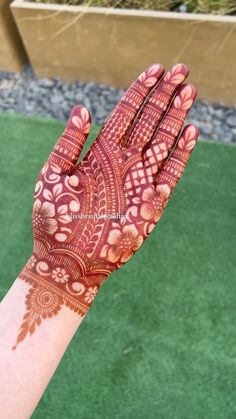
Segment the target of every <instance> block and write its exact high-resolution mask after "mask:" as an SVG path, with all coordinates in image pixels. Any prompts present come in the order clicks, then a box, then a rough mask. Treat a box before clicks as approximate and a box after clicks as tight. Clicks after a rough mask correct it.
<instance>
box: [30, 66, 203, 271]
mask: <svg viewBox="0 0 236 419" xmlns="http://www.w3.org/2000/svg"><path fill="white" fill-rule="evenodd" d="M161 74H162V67H161V66H158V65H154V66H152V67H151V68H150V69H149V70H147V71H146V72H144V73H142V75H141V76H140V77H139V79H138V80H137V81H136V82H135V83H134V84H133V85H132V86H131V88H130V89H129V90H128V91H127V92H126V94H125V95H124V97H123V98H122V100H121V102H120V104H118V105H117V107H116V108H115V110H114V111H113V113H112V114H111V116H110V117H109V119H108V120H107V121H106V123H105V126H104V127H103V129H102V131H101V133H100V134H99V136H98V138H97V140H96V141H95V143H94V144H93V146H92V147H91V148H90V150H89V152H88V153H87V154H86V156H85V158H84V159H83V161H82V162H81V163H80V164H79V165H78V166H76V165H75V164H76V160H77V155H76V152H74V149H73V144H72V141H71V138H73V141H74V143H75V144H76V145H77V148H79V149H81V146H82V143H83V141H84V138H85V136H86V134H87V133H88V132H89V126H90V117H89V113H88V111H87V110H86V109H85V108H82V109H81V108H78V109H77V112H74V114H73V115H72V116H71V118H70V121H69V125H68V127H67V129H66V130H65V133H64V135H63V136H62V138H61V139H60V140H59V143H58V145H57V146H56V148H55V150H54V151H53V153H52V154H51V156H50V159H49V163H47V164H46V167H44V169H43V170H42V173H41V174H40V177H39V182H38V183H37V186H36V194H35V199H36V200H35V205H34V217H33V219H34V227H35V228H34V232H35V240H36V242H37V240H38V239H39V240H40V239H44V238H45V237H46V240H47V243H50V246H51V248H52V249H54V250H53V254H54V258H60V257H61V254H62V253H63V254H66V253H65V250H66V249H72V251H73V252H74V253H75V254H76V255H77V258H76V260H75V262H74V264H73V265H74V266H73V276H76V273H78V274H79V275H81V271H83V274H84V275H87V274H88V272H89V273H90V274H92V273H93V270H94V269H95V271H96V272H95V271H94V274H97V273H98V272H99V273H100V274H101V275H102V279H103V276H104V275H105V276H107V275H108V274H109V273H110V272H111V271H112V270H114V269H116V268H117V267H118V266H120V264H122V263H124V262H126V261H127V260H128V259H129V258H130V257H131V256H132V255H133V253H134V252H135V251H136V250H137V249H138V248H139V247H140V245H141V244H142V242H143V240H144V239H145V238H146V237H147V235H148V234H149V233H150V232H151V230H152V228H153V227H154V225H155V224H156V222H157V221H158V220H159V218H160V216H161V214H162V212H163V209H164V207H165V205H166V203H167V200H168V198H169V196H170V193H171V191H172V189H173V187H174V186H175V184H176V182H177V181H178V178H179V176H180V174H181V172H182V169H183V166H184V165H183V161H185V160H186V158H187V157H188V155H189V153H190V151H191V149H192V148H193V146H194V144H195V141H196V136H197V130H196V128H195V127H193V126H191V127H188V128H187V129H186V130H185V132H184V133H183V136H182V139H181V141H179V145H178V147H177V149H176V152H175V157H178V158H179V160H177V161H176V159H175V160H174V159H172V160H171V159H170V160H168V162H167V157H168V156H169V153H170V151H171V149H172V148H173V145H174V144H175V142H176V140H177V139H178V137H179V134H180V131H181V128H182V124H183V122H184V119H185V117H186V113H187V111H188V109H189V108H190V107H191V104H192V102H193V99H194V97H195V89H194V88H193V87H192V86H190V85H188V86H187V85H186V86H183V85H182V86H181V83H182V81H183V80H184V78H185V77H186V75H187V70H186V67H185V66H183V65H177V66H176V67H174V69H172V70H171V71H170V72H168V73H167V74H166V75H165V78H164V80H162V81H161V82H160V84H159V85H158V87H157V88H156V89H155V90H154V91H153V93H152V94H151V96H149V98H148V99H147V96H148V94H149V93H150V90H151V88H152V86H153V85H154V84H155V83H156V81H157V80H158V78H159V77H160V76H161ZM179 86H181V87H180V88H179V89H178V87H179ZM176 91H177V92H178V93H177V96H176V97H175V99H174V101H173V97H174V95H175V94H176ZM145 100H146V102H145ZM171 102H172V104H171ZM170 104H171V105H170ZM168 108H169V109H168ZM167 109H168V111H166V110H167ZM137 110H139V115H138V118H137ZM135 118H137V120H136V121H135V123H134V120H135ZM75 129H77V130H76V131H75ZM65 151H66V158H65V156H63V157H64V158H63V157H62V156H61V153H65ZM69 153H70V159H68V156H69ZM39 195H40V196H41V199H40V197H39ZM42 209H43V210H44V211H45V209H46V214H44V215H43V216H42V217H41V218H42V219H43V218H44V220H45V215H47V214H48V217H46V224H45V221H44V227H43V226H41V227H40V226H39V225H37V223H38V220H39V215H38V213H39V211H41V213H42ZM50 214H51V216H50ZM41 242H42V241H41ZM36 244H37V243H36ZM65 257H66V256H65ZM80 259H81V260H83V264H82V265H83V266H78V265H81V264H80V263H79V262H78V261H79V260H80ZM91 260H92V263H91ZM84 262H85V265H86V268H85V269H84ZM94 266H96V268H94ZM78 268H79V269H78Z"/></svg>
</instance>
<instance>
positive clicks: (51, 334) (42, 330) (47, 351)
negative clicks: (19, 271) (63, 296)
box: [0, 278, 82, 419]
mask: <svg viewBox="0 0 236 419" xmlns="http://www.w3.org/2000/svg"><path fill="white" fill-rule="evenodd" d="M29 289H30V285H28V284H27V283H26V282H24V281H22V280H21V279H19V278H17V279H16V281H15V282H14V284H13V285H12V287H11V288H10V290H9V292H8V293H7V295H6V296H5V298H4V299H3V300H2V302H1V304H0V371H1V374H0V388H1V391H0V406H1V417H2V418H4V419H8V418H9V419H25V418H29V417H30V416H31V414H32V412H33V410H34V409H35V407H36V405H37V403H38V401H39V400H40V398H41V396H42V394H43V392H44V390H45V389H46V387H47V385H48V383H49V381H50V379H51V377H52V375H53V374H54V372H55V369H56V368H57V365H58V364H59V362H60V360H61V358H62V356H63V354H64V352H65V350H66V348H67V346H68V344H69V343H70V340H71V339H72V337H73V335H74V333H75V332H76V330H77V329H78V327H79V325H80V323H81V321H82V317H81V316H79V315H78V314H77V313H74V312H73V311H72V310H70V309H69V308H67V307H66V306H63V307H62V308H61V310H60V315H58V316H53V317H51V318H48V319H46V321H45V322H42V324H41V326H40V327H39V328H38V329H37V333H33V334H32V336H30V335H28V336H27V337H26V338H25V339H24V340H23V341H22V342H21V344H20V345H19V346H17V349H16V350H14V349H13V348H14V345H15V343H16V338H17V335H18V333H19V328H20V326H21V324H22V318H23V316H24V315H25V298H26V295H27V293H28V291H29Z"/></svg>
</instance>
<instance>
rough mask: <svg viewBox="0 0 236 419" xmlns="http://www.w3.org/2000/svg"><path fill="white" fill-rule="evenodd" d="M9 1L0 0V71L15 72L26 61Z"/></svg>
mask: <svg viewBox="0 0 236 419" xmlns="http://www.w3.org/2000/svg"><path fill="white" fill-rule="evenodd" d="M9 5H10V1H9V0H0V70H3V71H17V70H19V69H20V68H21V67H22V65H23V64H24V63H25V62H26V61H27V57H26V53H25V50H24V48H23V44H22V42H21V39H20V36H19V32H18V30H17V27H16V24H15V22H14V18H13V16H12V13H11V10H10V6H9Z"/></svg>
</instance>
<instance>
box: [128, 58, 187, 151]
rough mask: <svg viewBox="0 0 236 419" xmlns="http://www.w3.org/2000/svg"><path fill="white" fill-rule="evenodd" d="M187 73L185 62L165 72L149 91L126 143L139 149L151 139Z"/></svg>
mask: <svg viewBox="0 0 236 419" xmlns="http://www.w3.org/2000/svg"><path fill="white" fill-rule="evenodd" d="M188 74H189V70H188V67H187V66H186V65H185V64H176V65H175V66H174V67H173V68H172V69H171V70H169V71H168V72H167V73H166V74H165V76H164V78H163V79H162V80H161V82H160V83H159V84H158V85H157V87H156V88H155V89H154V91H153V92H152V93H151V95H150V97H149V98H148V100H147V102H146V103H145V105H144V107H143V109H142V111H141V113H140V115H139V117H138V119H137V121H136V122H135V126H134V128H133V130H132V133H131V135H130V138H129V143H128V144H129V145H130V146H133V147H136V148H138V150H141V149H142V148H143V146H144V145H145V144H147V143H148V142H149V141H150V140H151V138H152V136H153V134H154V131H155V130H156V128H157V127H158V124H159V123H160V122H161V120H162V118H163V116H164V114H165V113H166V110H167V109H168V106H169V105H170V103H171V101H172V99H173V96H174V94H175V92H176V90H177V88H178V86H180V85H181V84H182V82H183V81H184V79H185V78H186V77H187V76H188Z"/></svg>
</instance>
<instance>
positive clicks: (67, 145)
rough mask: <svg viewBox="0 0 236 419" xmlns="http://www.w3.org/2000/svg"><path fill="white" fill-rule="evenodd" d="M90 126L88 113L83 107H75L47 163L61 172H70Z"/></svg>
mask: <svg viewBox="0 0 236 419" xmlns="http://www.w3.org/2000/svg"><path fill="white" fill-rule="evenodd" d="M90 126H91V116H90V113H89V111H88V110H87V109H86V108H85V107H83V106H75V107H74V108H73V109H72V111H71V114H70V117H69V120H68V122H67V126H66V128H65V130H64V132H63V134H62V135H61V137H60V138H59V140H58V141H57V143H56V145H55V147H54V149H53V150H52V152H51V154H50V156H49V158H48V162H49V163H52V164H56V165H58V166H60V168H61V169H62V172H69V173H70V172H72V171H73V169H74V167H75V165H76V163H77V160H78V157H79V155H80V153H81V151H82V148H83V146H84V143H85V141H86V139H87V137H88V134H89V131H90Z"/></svg>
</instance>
